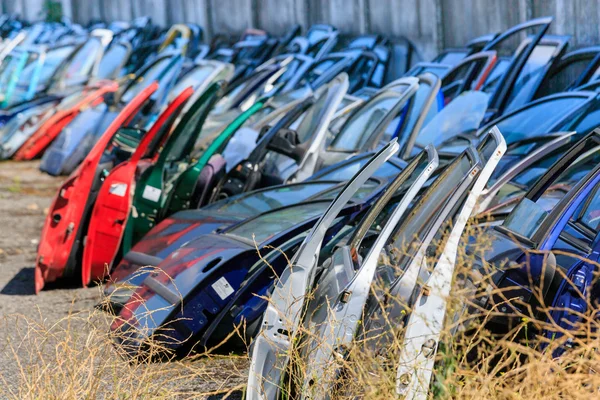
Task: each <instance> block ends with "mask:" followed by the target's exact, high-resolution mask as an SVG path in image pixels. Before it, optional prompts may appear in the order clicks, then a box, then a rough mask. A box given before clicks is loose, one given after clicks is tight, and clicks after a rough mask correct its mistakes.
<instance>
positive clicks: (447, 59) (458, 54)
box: [436, 51, 467, 65]
mask: <svg viewBox="0 0 600 400" xmlns="http://www.w3.org/2000/svg"><path fill="white" fill-rule="evenodd" d="M466 56H467V52H466V51H449V52H447V53H445V54H443V55H441V56H440V57H439V58H438V59H437V60H436V62H439V63H440V64H447V65H457V64H458V63H459V62H461V61H462V60H463V59H464V58H465V57H466Z"/></svg>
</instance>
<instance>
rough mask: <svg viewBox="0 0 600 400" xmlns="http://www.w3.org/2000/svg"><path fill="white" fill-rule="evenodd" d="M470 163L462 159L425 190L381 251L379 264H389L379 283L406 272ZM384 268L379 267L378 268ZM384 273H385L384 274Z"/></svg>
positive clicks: (468, 168) (462, 179) (469, 167)
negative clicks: (387, 262) (385, 262)
mask: <svg viewBox="0 0 600 400" xmlns="http://www.w3.org/2000/svg"><path fill="white" fill-rule="evenodd" d="M470 169H471V162H470V161H469V160H468V159H467V157H466V156H464V155H463V156H461V157H460V158H459V159H457V160H456V161H455V162H453V163H452V164H450V165H449V166H448V168H446V169H445V170H444V172H442V173H441V174H440V175H439V176H438V177H437V178H436V180H435V181H434V182H433V184H432V185H431V186H430V187H429V188H427V190H426V191H425V193H424V194H423V195H422V196H421V197H420V198H419V199H418V201H416V202H415V203H414V204H413V205H412V206H411V207H410V208H409V210H408V212H407V214H406V217H405V218H403V219H402V221H401V222H400V224H398V226H397V227H396V229H395V232H394V234H393V235H392V236H391V237H390V239H389V242H388V243H389V244H388V245H386V246H385V247H384V249H383V250H382V252H383V253H385V254H382V256H381V257H380V258H379V262H380V263H381V262H382V261H386V260H387V261H389V265H388V267H390V268H385V269H384V270H381V271H380V272H381V274H379V273H378V275H379V280H380V281H382V282H383V283H385V284H391V283H392V282H393V281H394V280H395V279H397V278H398V277H399V274H400V273H401V272H402V271H404V270H405V269H406V267H407V266H408V265H409V263H410V262H411V260H412V259H413V258H414V256H415V255H416V253H417V250H418V247H419V244H420V243H421V242H423V240H424V239H425V237H426V235H427V233H428V230H429V229H430V228H431V226H433V225H434V224H435V222H436V219H437V218H438V217H439V216H440V213H441V212H442V211H443V209H444V206H445V205H446V204H448V202H449V200H450V199H451V197H452V196H453V195H454V193H455V192H456V190H457V188H458V186H459V185H460V183H461V182H463V181H464V179H465V178H466V177H467V175H468V172H469V171H470ZM381 267H383V265H380V268H381ZM384 272H385V273H384Z"/></svg>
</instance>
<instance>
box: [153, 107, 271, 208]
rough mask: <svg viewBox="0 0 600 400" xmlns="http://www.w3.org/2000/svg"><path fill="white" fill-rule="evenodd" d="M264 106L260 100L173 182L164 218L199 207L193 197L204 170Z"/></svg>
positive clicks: (165, 206)
mask: <svg viewBox="0 0 600 400" xmlns="http://www.w3.org/2000/svg"><path fill="white" fill-rule="evenodd" d="M264 104H265V101H264V100H259V101H257V102H256V103H254V104H253V105H252V106H251V107H250V108H249V109H248V110H246V111H244V112H243V113H242V114H241V115H240V116H239V117H237V118H236V119H235V120H234V121H233V122H232V123H231V124H230V125H229V126H227V128H226V129H225V130H224V131H223V132H222V133H221V134H220V135H219V136H218V137H217V138H216V139H215V140H214V141H213V142H212V143H211V144H210V145H209V146H208V148H207V149H206V150H205V151H204V153H202V155H201V156H200V158H199V159H198V161H196V162H194V163H192V164H191V165H190V166H189V167H188V168H187V169H186V170H185V171H184V172H183V173H181V174H180V175H179V176H178V177H176V178H175V179H174V180H173V184H172V189H171V191H170V193H169V196H168V198H167V201H166V203H165V205H164V207H163V214H162V215H161V217H162V218H165V217H168V216H169V215H171V214H173V213H176V212H177V211H181V210H186V209H188V208H190V207H191V206H199V205H196V204H193V201H192V195H193V193H194V190H195V189H196V185H197V183H198V181H199V178H200V174H201V173H202V170H203V169H204V167H206V166H207V164H208V163H209V161H210V159H211V157H212V156H214V155H215V154H220V153H222V152H223V150H224V149H225V146H227V143H229V139H231V138H232V137H233V135H234V134H235V133H236V132H237V130H238V129H239V128H240V127H241V126H242V125H244V123H245V122H246V121H247V120H248V119H249V118H250V117H252V115H254V114H255V113H256V112H258V111H259V110H260V109H261V108H262V107H263V106H264ZM162 218H161V219H162Z"/></svg>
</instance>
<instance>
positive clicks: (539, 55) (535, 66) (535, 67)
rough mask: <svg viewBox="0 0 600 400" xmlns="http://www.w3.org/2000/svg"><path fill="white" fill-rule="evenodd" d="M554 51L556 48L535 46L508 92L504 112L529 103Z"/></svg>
mask: <svg viewBox="0 0 600 400" xmlns="http://www.w3.org/2000/svg"><path fill="white" fill-rule="evenodd" d="M555 51H556V46H550V45H548V46H544V45H537V46H536V47H535V48H534V49H533V52H532V53H531V55H530V56H529V58H528V59H527V62H526V63H525V65H524V66H523V69H522V70H521V73H520V74H519V77H518V78H517V81H516V82H515V84H514V86H513V88H512V90H511V92H510V96H509V97H508V103H507V106H506V111H510V110H515V109H517V108H519V107H521V106H523V105H524V104H526V103H527V102H529V100H530V99H531V97H532V96H533V91H534V90H535V88H536V86H537V85H538V84H539V82H540V80H541V79H542V78H543V73H544V70H545V69H546V66H547V65H548V62H549V61H550V60H551V59H552V56H553V55H554V53H555Z"/></svg>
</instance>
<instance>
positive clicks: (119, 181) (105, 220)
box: [81, 87, 194, 286]
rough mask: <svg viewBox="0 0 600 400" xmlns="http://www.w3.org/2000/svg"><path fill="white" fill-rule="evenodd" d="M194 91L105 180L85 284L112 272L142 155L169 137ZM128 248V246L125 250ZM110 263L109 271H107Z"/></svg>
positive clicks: (85, 262)
mask: <svg viewBox="0 0 600 400" xmlns="http://www.w3.org/2000/svg"><path fill="white" fill-rule="evenodd" d="M193 93H194V90H193V88H192V87H189V88H188V89H186V90H184V91H182V92H181V94H180V95H179V96H177V97H176V98H175V99H174V100H173V101H172V102H171V104H169V106H168V107H167V108H166V109H165V111H164V112H163V113H162V114H161V116H160V117H159V118H158V119H157V120H156V122H155V123H154V125H153V126H152V128H151V129H150V130H149V131H148V133H146V134H145V135H144V136H143V139H142V141H141V142H140V144H139V145H138V147H137V148H136V150H135V152H134V153H133V155H132V156H131V158H130V159H129V160H128V161H126V162H124V163H122V164H120V165H118V166H117V167H116V168H114V169H113V170H112V171H111V172H110V173H109V174H108V176H107V177H106V178H105V179H104V183H103V184H102V187H101V188H100V191H99V192H98V197H97V199H96V202H95V203H94V208H93V210H92V215H91V218H90V222H89V226H88V229H87V236H86V238H85V246H84V249H83V258H82V263H81V268H82V283H83V286H87V285H88V284H89V283H90V281H91V280H101V279H102V278H104V276H105V275H106V274H107V273H108V272H109V271H110V268H111V266H112V263H113V261H114V260H115V257H116V256H117V251H118V250H119V248H120V246H121V242H122V238H123V229H124V227H125V226H126V224H127V219H128V218H129V214H130V211H131V199H132V197H133V194H132V189H133V187H134V185H135V174H136V172H137V171H138V167H139V163H140V161H141V160H142V158H148V157H151V156H153V155H154V154H153V153H154V152H155V151H156V149H155V148H153V147H158V145H159V144H160V142H161V141H162V139H163V138H162V137H161V136H163V137H164V136H167V135H168V134H169V132H170V131H171V126H172V125H173V123H174V122H175V119H176V118H177V116H178V114H179V113H180V112H181V110H182V109H183V107H185V104H186V102H187V101H188V100H189V99H190V97H191V96H192V94H193ZM127 251H129V248H128V247H125V248H123V252H124V253H126V252H127ZM106 266H108V269H109V270H108V271H107V270H106Z"/></svg>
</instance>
